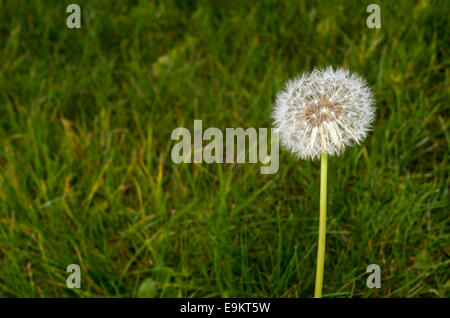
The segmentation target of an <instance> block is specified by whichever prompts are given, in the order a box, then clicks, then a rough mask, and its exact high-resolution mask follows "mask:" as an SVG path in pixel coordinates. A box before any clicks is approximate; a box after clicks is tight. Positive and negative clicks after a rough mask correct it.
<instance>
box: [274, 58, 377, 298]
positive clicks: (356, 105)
mask: <svg viewBox="0 0 450 318" xmlns="http://www.w3.org/2000/svg"><path fill="white" fill-rule="evenodd" d="M374 101H375V100H374V97H373V93H372V90H371V89H370V88H369V87H368V86H367V82H366V81H365V80H364V79H363V78H361V77H360V76H358V75H356V74H354V73H351V72H349V71H348V70H345V69H342V68H337V69H336V70H333V68H332V67H331V66H330V67H327V68H325V69H315V70H313V71H312V72H310V73H304V74H303V75H301V76H299V77H296V78H294V79H292V80H289V81H288V82H287V83H286V86H285V88H284V89H283V90H282V91H281V92H279V93H278V94H277V98H276V102H275V106H274V109H273V113H272V116H273V118H274V125H275V128H276V131H277V132H278V133H279V136H280V140H281V145H282V146H283V147H285V148H286V149H288V150H290V151H291V152H293V153H294V154H295V155H296V156H297V157H299V158H301V159H318V158H319V157H320V158H321V170H320V216H319V240H318V251H317V267H316V284H315V291H314V297H316V298H321V297H322V285H323V270H324V260H325V237H326V200H327V199H326V198H327V158H328V155H339V154H340V153H342V151H343V150H344V149H345V147H346V146H350V145H353V144H355V143H357V144H360V143H361V142H362V141H363V140H364V139H365V137H366V136H367V133H368V132H369V131H370V129H371V123H372V122H373V120H374V118H375V108H374V107H373V104H374Z"/></svg>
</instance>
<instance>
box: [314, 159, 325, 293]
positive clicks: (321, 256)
mask: <svg viewBox="0 0 450 318" xmlns="http://www.w3.org/2000/svg"><path fill="white" fill-rule="evenodd" d="M327 162H328V157H327V153H326V152H322V156H321V158H320V216H319V243H318V247H317V266H316V288H315V290H314V298H322V285H323V268H324V263H325V237H326V234H327Z"/></svg>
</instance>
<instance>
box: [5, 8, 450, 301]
mask: <svg viewBox="0 0 450 318" xmlns="http://www.w3.org/2000/svg"><path fill="white" fill-rule="evenodd" d="M68 3H70V2H68ZM68 3H65V2H64V1H37V0H36V1H31V0H30V1H25V0H21V1H1V2H0V41H1V46H0V295H1V296H4V297H56V296H59V297H92V296H99V297H103V296H114V297H120V296H131V297H135V296H138V295H141V296H156V297H222V296H224V297H227V296H229V297H311V296H312V295H313V287H314V275H315V261H316V249H317V232H318V211H319V173H320V163H319V162H318V161H314V162H311V161H301V160H298V159H296V158H294V157H293V156H292V155H290V154H289V153H288V152H286V151H281V155H280V169H279V171H278V173H277V174H274V175H261V174H260V170H259V169H260V165H259V164H236V165H231V164H224V165H218V164H213V165H208V164H195V165H194V164H185V165H176V164H174V163H173V162H172V160H171V159H170V150H171V147H172V145H173V142H172V141H171V140H170V134H171V132H172V130H173V129H174V128H176V127H181V126H183V127H187V128H190V129H193V121H194V119H202V120H203V125H204V127H218V128H221V129H225V128H226V127H244V128H246V127H256V128H258V127H271V126H272V121H271V119H270V112H271V107H272V104H273V100H274V96H275V94H276V92H277V90H279V89H280V88H281V87H282V85H283V83H284V82H285V81H286V80H287V79H288V78H290V77H292V76H294V75H296V74H298V73H300V72H303V71H305V70H311V69H312V68H313V67H314V66H324V65H328V64H331V65H335V66H337V65H342V66H345V67H348V68H350V69H352V70H353V71H355V72H358V73H360V74H362V75H364V76H365V77H366V78H367V79H368V81H369V83H370V85H371V86H372V87H373V89H374V92H375V95H376V98H377V103H376V104H377V107H378V111H377V119H376V122H375V125H374V131H373V132H372V133H371V134H370V135H369V137H368V138H367V140H366V142H365V143H364V145H362V146H355V147H352V148H349V149H348V150H346V152H345V153H344V154H343V155H342V156H340V157H331V158H329V163H328V165H329V170H328V234H327V251H326V261H325V277H324V284H325V285H324V296H325V297H448V296H450V291H449V290H450V277H449V276H450V275H449V274H450V271H449V268H450V266H449V262H450V261H449V253H450V245H449V225H450V224H449V205H448V197H449V191H448V185H449V162H448V159H449V149H450V135H449V121H448V114H449V107H448V101H449V87H450V82H449V78H450V76H449V75H450V74H449V73H450V71H449V41H448V39H449V31H448V30H449V29H450V26H449V21H448V14H449V11H450V10H449V7H450V6H449V3H448V2H447V1H376V3H378V4H379V5H380V6H381V18H382V28H381V29H368V28H367V27H366V19H367V16H368V13H366V7H367V5H368V4H369V3H371V1H368V2H360V1H345V2H342V3H341V2H337V1H320V2H318V3H317V4H313V3H312V2H310V1H308V2H306V1H292V3H290V4H288V3H286V2H282V1H277V2H273V1H254V2H252V3H251V4H247V2H243V1H226V2H224V3H219V2H217V3H215V4H213V3H212V2H211V1H193V2H191V1H161V2H152V1H131V0H130V1H117V2H112V1H81V0H79V1H76V3H78V4H80V6H81V8H82V11H83V16H82V28H81V29H80V30H76V29H73V30H70V29H68V28H66V26H65V21H66V17H67V16H68V14H66V13H65V8H66V5H67V4H68ZM71 263H76V264H80V265H81V269H82V283H81V284H82V288H81V289H68V288H67V287H66V285H65V281H66V278H67V276H68V274H67V273H66V267H67V265H68V264H71ZM372 263H375V264H379V265H380V266H381V278H382V281H381V289H368V288H367V287H366V278H367V276H368V274H366V273H365V271H366V267H367V266H368V265H369V264H372ZM144 281H145V283H144V284H143V282H144ZM140 286H142V287H141V292H140V293H138V291H139V288H140Z"/></svg>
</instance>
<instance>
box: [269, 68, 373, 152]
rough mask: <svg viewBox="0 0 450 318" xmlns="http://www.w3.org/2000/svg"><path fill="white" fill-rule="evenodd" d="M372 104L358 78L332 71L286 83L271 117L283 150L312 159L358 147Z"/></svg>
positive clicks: (370, 117) (362, 82)
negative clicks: (324, 153) (354, 145)
mask: <svg viewBox="0 0 450 318" xmlns="http://www.w3.org/2000/svg"><path fill="white" fill-rule="evenodd" d="M374 101H375V100H374V97H373V93H372V90H371V89H370V88H369V87H368V86H367V82H366V81H365V80H364V79H363V78H362V77H360V76H358V75H356V74H354V73H350V72H349V71H348V70H345V69H342V68H337V69H336V71H335V70H333V68H332V67H331V66H330V67H327V68H325V69H319V70H318V69H315V70H313V71H312V72H310V73H304V74H303V75H301V76H299V77H296V78H294V79H292V80H289V81H288V82H287V83H286V86H285V88H284V90H282V91H281V92H280V93H278V95H277V98H276V103H275V106H274V110H273V113H272V117H273V118H274V125H275V128H276V130H277V131H278V133H279V135H280V140H281V144H282V146H284V147H285V148H287V149H288V150H290V151H292V152H293V153H294V154H295V155H297V156H298V157H300V158H302V159H308V158H311V159H315V158H319V156H320V154H321V153H322V152H326V153H327V154H329V155H339V154H340V153H341V152H342V151H343V150H344V148H345V147H346V146H348V145H352V144H354V143H357V144H359V143H361V141H363V140H364V139H365V137H366V135H367V133H368V131H369V130H370V128H371V123H372V121H373V120H374V118H375V108H374V107H373V106H372V105H373V104H374Z"/></svg>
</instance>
